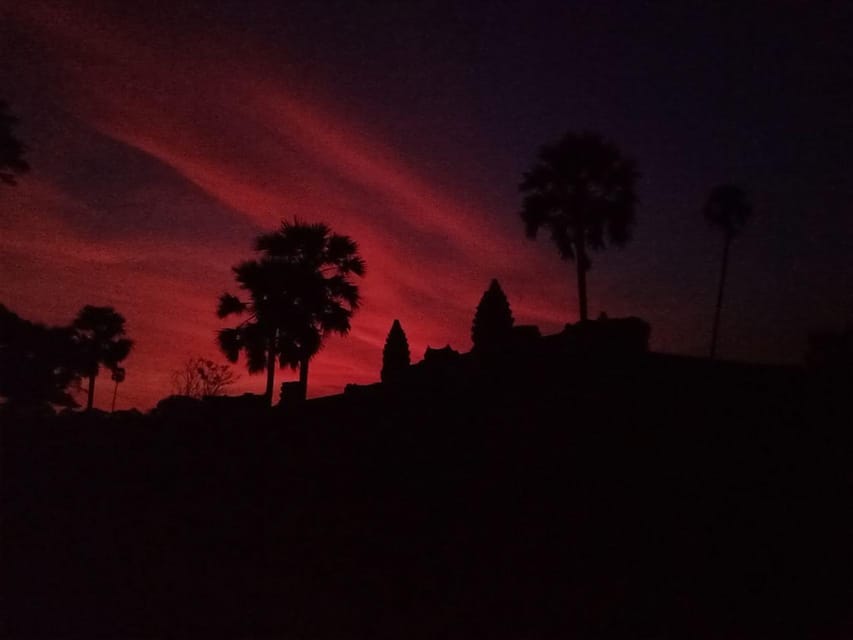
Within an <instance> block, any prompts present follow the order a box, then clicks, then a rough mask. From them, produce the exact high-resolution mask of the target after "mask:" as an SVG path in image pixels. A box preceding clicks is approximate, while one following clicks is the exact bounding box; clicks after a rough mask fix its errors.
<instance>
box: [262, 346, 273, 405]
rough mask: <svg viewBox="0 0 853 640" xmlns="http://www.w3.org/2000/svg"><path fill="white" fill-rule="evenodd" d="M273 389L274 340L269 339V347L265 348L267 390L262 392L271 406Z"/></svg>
mask: <svg viewBox="0 0 853 640" xmlns="http://www.w3.org/2000/svg"><path fill="white" fill-rule="evenodd" d="M274 387H275V338H270V343H269V347H267V389H266V391H264V398H266V401H267V403H268V404H269V405H270V406H272V396H273V391H274Z"/></svg>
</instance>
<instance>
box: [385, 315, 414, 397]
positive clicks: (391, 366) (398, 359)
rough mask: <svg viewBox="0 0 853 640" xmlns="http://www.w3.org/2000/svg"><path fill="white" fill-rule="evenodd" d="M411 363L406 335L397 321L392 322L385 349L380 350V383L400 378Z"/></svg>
mask: <svg viewBox="0 0 853 640" xmlns="http://www.w3.org/2000/svg"><path fill="white" fill-rule="evenodd" d="M410 362H411V355H410V354H409V341H408V340H407V339H406V333H405V332H404V331H403V327H402V326H401V325H400V321H399V320H394V323H393V324H392V325H391V330H390V331H389V332H388V337H387V338H386V339H385V348H384V349H383V350H382V372H381V373H380V377H381V379H382V382H391V381H394V380H397V379H399V378H400V375H401V374H402V373H403V372H404V371H405V370H406V368H407V367H408V366H409V364H410Z"/></svg>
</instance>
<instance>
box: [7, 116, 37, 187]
mask: <svg viewBox="0 0 853 640" xmlns="http://www.w3.org/2000/svg"><path fill="white" fill-rule="evenodd" d="M8 108H9V105H7V104H6V103H5V102H4V101H3V100H0V181H2V182H5V183H6V184H11V185H14V184H16V183H15V174H21V173H25V172H27V171H29V169H30V166H29V165H28V164H27V163H26V161H25V160H24V158H23V155H24V150H25V148H24V145H23V144H21V142H20V141H19V140H18V139H17V138H16V137H15V136H14V135H13V134H12V127H14V125H15V124H16V123H17V122H18V119H17V118H15V117H14V116H12V115H11V114H9V113H7V110H8Z"/></svg>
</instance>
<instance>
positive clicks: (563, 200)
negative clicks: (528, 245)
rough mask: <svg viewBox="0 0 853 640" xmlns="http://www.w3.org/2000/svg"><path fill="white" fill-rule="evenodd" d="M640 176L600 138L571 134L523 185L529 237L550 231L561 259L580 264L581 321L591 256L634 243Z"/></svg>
mask: <svg viewBox="0 0 853 640" xmlns="http://www.w3.org/2000/svg"><path fill="white" fill-rule="evenodd" d="M637 175H638V174H637V171H636V169H635V167H634V163H633V161H631V160H630V159H627V158H625V157H623V156H622V154H621V153H620V152H619V149H618V148H617V147H616V146H614V145H613V144H612V143H610V142H609V141H607V140H605V139H604V138H602V137H601V136H600V135H598V134H596V133H580V134H576V133H566V134H565V135H563V137H562V138H560V139H559V140H558V141H557V142H556V143H554V144H550V145H545V146H543V147H542V148H541V149H540V151H539V155H538V158H537V160H536V163H535V164H534V165H533V168H531V169H530V170H529V171H527V172H526V173H525V174H524V176H523V179H522V181H521V184H520V185H519V191H520V192H521V193H522V194H523V196H524V199H523V202H522V208H521V218H522V220H524V225H525V230H526V232H527V236H528V237H529V238H535V237H536V234H537V232H538V231H539V229H540V228H542V227H546V228H547V229H548V230H549V231H550V233H551V239H552V240H553V241H554V244H556V245H557V250H558V251H559V252H560V257H561V258H562V259H563V260H574V262H575V264H576V266H577V286H578V301H579V307H580V319H581V320H586V319H587V299H586V272H587V271H588V270H589V268H590V266H591V263H590V260H589V253H588V252H589V250H595V251H599V250H602V249H604V248H605V247H606V244H607V243H608V242H609V243H610V244H613V245H616V246H619V247H621V246H624V245H625V243H626V242H627V241H628V240H629V239H630V231H631V226H632V225H633V223H634V206H635V204H636V201H637V198H636V196H635V193H634V183H635V182H636V179H637Z"/></svg>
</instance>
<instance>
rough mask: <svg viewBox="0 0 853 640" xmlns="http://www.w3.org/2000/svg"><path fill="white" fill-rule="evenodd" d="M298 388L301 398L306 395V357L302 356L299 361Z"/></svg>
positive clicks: (304, 397)
mask: <svg viewBox="0 0 853 640" xmlns="http://www.w3.org/2000/svg"><path fill="white" fill-rule="evenodd" d="M299 388H300V389H299V390H300V393H301V394H302V399H303V400H305V399H306V398H307V397H308V358H302V361H301V362H300V363H299Z"/></svg>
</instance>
